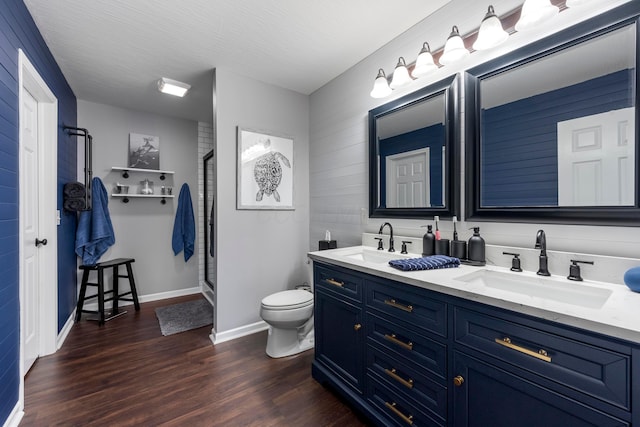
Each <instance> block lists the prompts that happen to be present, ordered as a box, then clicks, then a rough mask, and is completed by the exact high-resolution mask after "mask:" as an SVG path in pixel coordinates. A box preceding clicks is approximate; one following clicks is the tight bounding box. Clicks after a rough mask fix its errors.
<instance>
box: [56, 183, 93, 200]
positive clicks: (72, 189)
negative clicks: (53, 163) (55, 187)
mask: <svg viewBox="0 0 640 427" xmlns="http://www.w3.org/2000/svg"><path fill="white" fill-rule="evenodd" d="M86 191H87V190H86V188H85V186H84V184H83V183H81V182H67V183H66V184H65V185H64V189H63V190H62V192H63V193H64V197H65V198H66V197H69V198H80V197H82V198H84V195H85V193H86Z"/></svg>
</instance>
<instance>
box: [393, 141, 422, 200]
mask: <svg viewBox="0 0 640 427" xmlns="http://www.w3.org/2000/svg"><path fill="white" fill-rule="evenodd" d="M386 169H387V177H386V178H387V185H386V187H387V188H386V191H387V207H388V208H422V207H429V206H431V194H430V180H429V148H421V149H419V150H413V151H407V152H405V153H398V154H394V155H392V156H387V158H386Z"/></svg>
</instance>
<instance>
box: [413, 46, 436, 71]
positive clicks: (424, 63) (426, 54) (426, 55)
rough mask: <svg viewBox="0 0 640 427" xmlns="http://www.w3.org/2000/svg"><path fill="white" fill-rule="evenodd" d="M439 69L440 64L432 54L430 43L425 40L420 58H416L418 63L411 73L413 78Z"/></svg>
mask: <svg viewBox="0 0 640 427" xmlns="http://www.w3.org/2000/svg"><path fill="white" fill-rule="evenodd" d="M437 69H438V66H437V65H436V63H435V61H434V60H433V55H431V49H430V48H429V43H427V42H424V43H423V45H422V50H420V53H419V54H418V58H417V59H416V65H415V66H414V67H413V70H412V71H411V75H412V76H413V78H415V79H417V78H420V77H422V76H424V75H427V74H429V73H430V72H432V71H434V70H437Z"/></svg>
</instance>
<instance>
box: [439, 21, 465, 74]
mask: <svg viewBox="0 0 640 427" xmlns="http://www.w3.org/2000/svg"><path fill="white" fill-rule="evenodd" d="M469 53H470V52H469V50H467V48H466V47H465V46H464V41H463V40H462V37H460V32H459V31H458V27H457V26H455V25H454V26H453V28H452V29H451V34H449V38H448V39H447V42H446V43H445V45H444V52H443V53H442V56H441V57H440V63H441V64H442V65H449V64H451V63H454V62H456V61H459V60H461V59H462V58H464V57H465V56H468V55H469Z"/></svg>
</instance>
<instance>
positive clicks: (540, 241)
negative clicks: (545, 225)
mask: <svg viewBox="0 0 640 427" xmlns="http://www.w3.org/2000/svg"><path fill="white" fill-rule="evenodd" d="M535 249H540V265H539V267H538V272H537V274H538V275H539V276H551V273H549V269H548V267H547V262H548V258H547V236H545V234H544V230H538V234H536V246H535Z"/></svg>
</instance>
